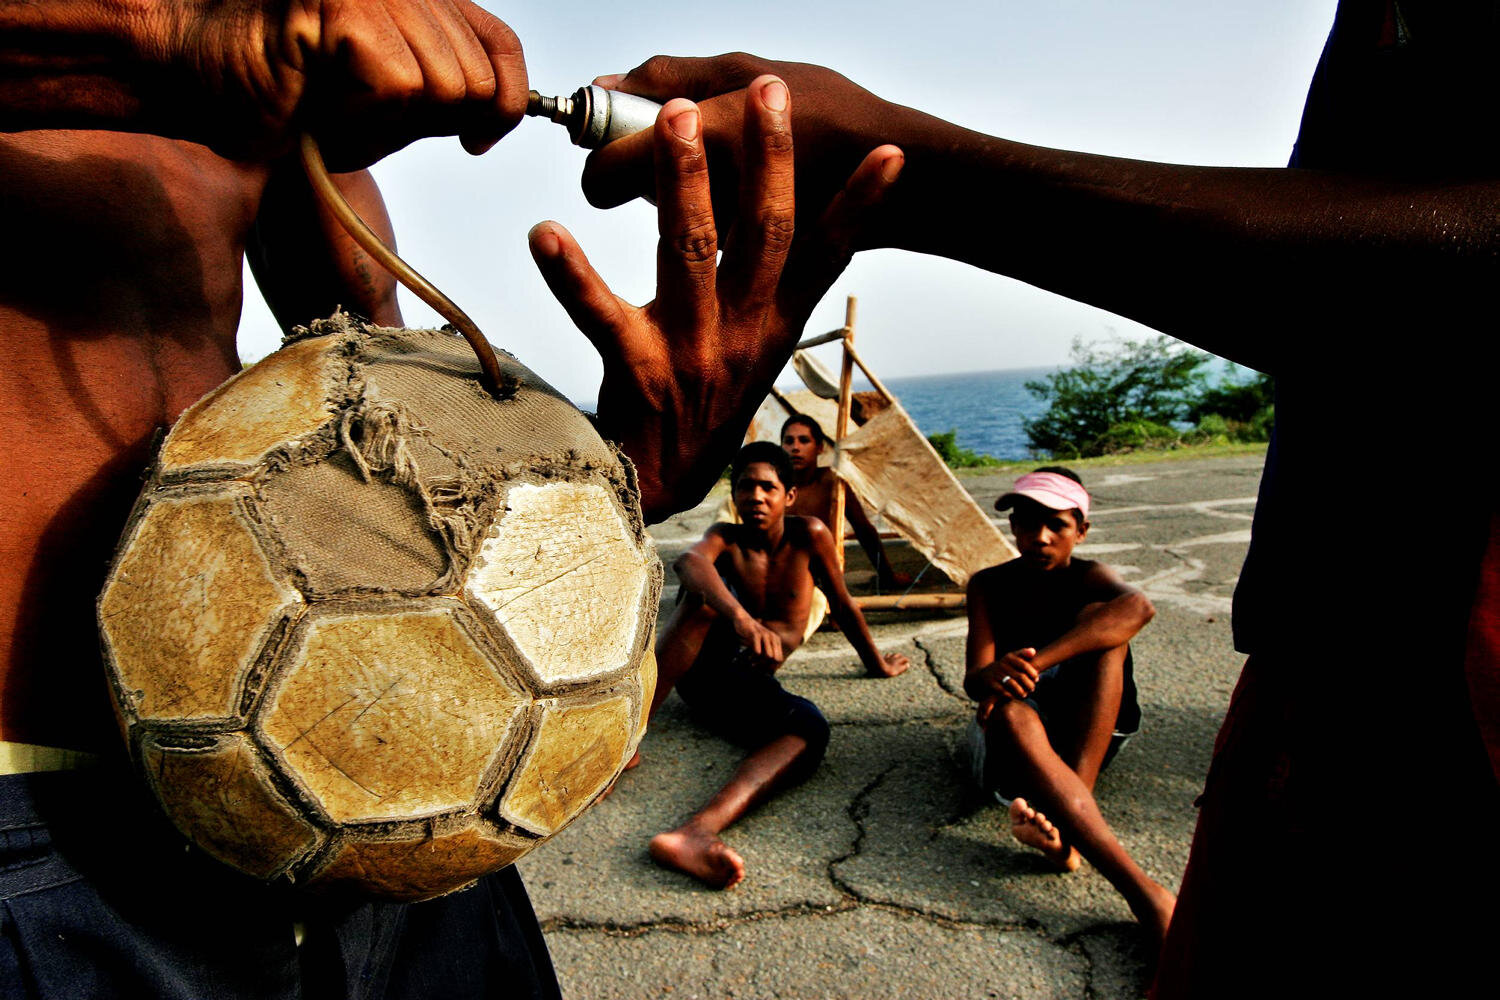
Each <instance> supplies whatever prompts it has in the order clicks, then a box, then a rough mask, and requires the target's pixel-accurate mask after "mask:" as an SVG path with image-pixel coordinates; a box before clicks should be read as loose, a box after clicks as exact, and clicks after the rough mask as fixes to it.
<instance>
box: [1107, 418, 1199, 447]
mask: <svg viewBox="0 0 1500 1000" xmlns="http://www.w3.org/2000/svg"><path fill="white" fill-rule="evenodd" d="M1181 443H1182V435H1181V434H1180V433H1178V431H1177V429H1176V428H1175V427H1168V426H1167V425H1166V424H1159V423H1156V422H1155V421H1153V420H1126V421H1123V422H1121V423H1118V424H1115V425H1114V426H1113V427H1111V428H1110V429H1109V430H1107V431H1105V432H1104V433H1103V434H1100V435H1099V436H1098V437H1097V438H1095V439H1094V440H1093V441H1091V442H1089V444H1088V446H1087V451H1086V454H1088V455H1117V454H1119V453H1120V452H1123V451H1162V450H1166V449H1168V448H1175V447H1177V446H1178V445H1179V444H1181Z"/></svg>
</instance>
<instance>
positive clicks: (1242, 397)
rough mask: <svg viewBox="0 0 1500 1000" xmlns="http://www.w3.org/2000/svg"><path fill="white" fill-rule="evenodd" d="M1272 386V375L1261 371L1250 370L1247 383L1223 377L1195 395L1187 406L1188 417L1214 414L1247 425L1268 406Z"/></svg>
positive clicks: (1193, 417)
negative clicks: (1223, 378) (1223, 379)
mask: <svg viewBox="0 0 1500 1000" xmlns="http://www.w3.org/2000/svg"><path fill="white" fill-rule="evenodd" d="M1273 387H1274V383H1273V381H1272V379H1271V376H1269V375H1264V374H1262V373H1260V372H1251V373H1250V379H1249V381H1246V382H1238V381H1232V380H1228V379H1226V380H1225V381H1223V382H1220V383H1219V384H1218V385H1213V386H1209V387H1208V388H1206V389H1204V390H1203V391H1202V392H1201V393H1199V394H1198V398H1197V399H1195V400H1194V401H1193V402H1192V404H1191V405H1190V406H1189V407H1188V409H1187V418H1188V419H1189V420H1196V421H1201V420H1202V419H1203V418H1204V417H1206V416H1209V415H1211V414H1216V415H1218V416H1221V417H1223V418H1224V419H1225V420H1228V421H1230V422H1231V423H1241V424H1245V425H1249V424H1250V423H1252V422H1253V421H1254V420H1255V418H1256V416H1257V415H1259V414H1260V413H1261V412H1263V411H1264V410H1265V409H1266V408H1268V407H1269V406H1271V404H1272V402H1273Z"/></svg>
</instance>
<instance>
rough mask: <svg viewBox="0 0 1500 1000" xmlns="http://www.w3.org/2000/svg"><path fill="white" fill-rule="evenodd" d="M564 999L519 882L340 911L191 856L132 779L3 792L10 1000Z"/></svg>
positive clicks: (19, 778) (108, 770) (2, 880)
mask: <svg viewBox="0 0 1500 1000" xmlns="http://www.w3.org/2000/svg"><path fill="white" fill-rule="evenodd" d="M294 922H295V923H300V924H301V925H302V926H303V927H304V928H305V936H304V938H303V943H302V945H301V946H300V947H299V946H298V945H297V944H296V942H295V940H294V937H293V925H294ZM559 995H560V994H559V991H558V986H557V979H556V977H555V976H554V974H553V971H552V964H551V961H550V960H549V959H548V956H547V947H546V943H545V942H544V941H543V939H542V934H541V930H540V928H539V927H538V926H537V922H536V917H535V915H534V914H533V913H532V909H531V903H530V901H529V900H528V899H527V898H526V890H525V889H524V888H523V887H522V885H521V879H520V876H519V875H517V874H516V871H515V869H514V868H513V867H512V868H507V869H505V870H504V871H501V872H499V873H497V874H495V875H491V876H489V877H487V878H485V879H483V880H481V881H480V883H479V884H478V885H476V886H474V887H473V888H471V889H468V890H466V891H464V892H460V893H455V894H453V895H450V896H444V897H442V898H439V899H435V900H430V901H428V902H425V903H405V904H403V903H366V904H337V903H332V902H329V901H326V900H320V899H318V898H316V897H313V896H311V895H306V894H301V893H297V892H294V891H292V890H287V889H277V888H272V887H268V886H266V885H264V884H262V883H260V882H257V881H255V880H253V879H250V878H247V877H246V876H243V875H240V874H239V873H237V872H235V871H233V870H231V869H229V868H227V867H225V866H223V865H221V864H219V863H218V862H216V861H213V860H212V859H210V858H208V857H206V856H204V855H203V854H201V853H200V852H198V851H197V850H195V849H193V848H191V847H189V846H188V844H187V842H186V841H185V840H184V839H183V838H182V836H181V835H180V834H178V833H177V831H176V830H175V829H174V828H173V827H172V826H171V825H170V824H169V823H168V822H167V820H166V819H165V817H164V816H163V815H162V814H161V812H160V811H159V810H158V809H157V807H156V805H155V803H154V802H153V801H151V800H150V799H149V798H148V797H147V795H146V793H145V791H144V788H143V786H142V785H141V784H140V782H139V781H137V780H136V779H135V777H134V776H133V775H131V774H130V773H129V772H128V771H127V770H126V769H124V768H114V767H98V768H92V769H88V770H79V771H58V772H52V773H46V774H33V775H10V776H4V777H0V997H3V998H4V1000H10V998H12V997H48V998H51V997H56V998H67V1000H77V998H82V997H87V998H108V997H132V998H133V997H152V998H171V1000H176V998H181V1000H206V998H221V997H223V998H229V997H233V998H239V997H246V998H249V997H255V998H293V997H303V996H307V997H319V998H323V997H334V998H337V997H344V998H348V1000H356V998H357V1000H377V998H395V997H413V998H416V997H421V998H427V997H499V996H505V997H558V996H559Z"/></svg>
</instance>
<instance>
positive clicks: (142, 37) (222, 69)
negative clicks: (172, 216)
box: [0, 0, 527, 170]
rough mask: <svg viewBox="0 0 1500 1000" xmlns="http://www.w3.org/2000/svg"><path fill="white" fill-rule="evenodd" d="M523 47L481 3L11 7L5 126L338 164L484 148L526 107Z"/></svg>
mask: <svg viewBox="0 0 1500 1000" xmlns="http://www.w3.org/2000/svg"><path fill="white" fill-rule="evenodd" d="M526 94H527V82H526V66H525V61H524V59H523V58H522V55H521V45H520V42H519V41H518V40H517V39H516V36H515V35H514V34H513V33H512V32H511V30H510V29H509V28H508V27H506V25H505V24H504V23H503V22H501V21H499V20H498V19H496V18H495V17H493V16H491V15H490V14H488V13H486V12H485V11H483V10H482V9H480V8H479V7H477V6H476V5H474V4H472V3H469V2H467V0H454V2H445V0H361V2H359V3H346V2H332V0H323V2H319V0H302V2H296V3H265V2H258V0H227V2H226V0H173V2H161V0H0V130H3V131H7V132H15V131H22V130H26V129H39V128H74V129H78V128H84V129H111V130H115V131H126V132H150V133H154V134H157V135H163V136H168V137H170V138H176V139H188V140H191V141H193V142H200V143H203V144H204V145H207V146H209V147H210V148H212V149H213V150H214V151H215V152H217V153H219V154H220V155H223V156H226V157H229V158H231V159H265V158H268V157H272V156H275V155H278V154H280V153H282V152H285V151H286V150H288V149H289V148H290V147H291V145H292V140H293V139H294V138H295V130H297V129H307V130H310V131H311V132H312V133H313V134H314V135H315V136H316V137H317V138H318V140H319V141H320V143H321V144H322V145H323V147H324V154H325V156H326V157H327V158H328V161H329V163H330V165H332V166H333V167H334V168H335V169H345V170H349V169H355V168H358V167H363V166H367V165H368V164H370V163H373V162H374V161H376V160H378V159H380V157H382V156H384V155H385V154H387V153H390V152H393V151H394V150H397V149H400V148H401V147H402V146H405V145H406V144H407V143H410V142H412V141H413V140H415V139H418V138H421V137H422V136H427V135H455V134H456V135H458V136H460V138H461V139H462V140H463V144H464V147H465V148H466V149H468V150H469V151H470V152H472V153H479V152H483V151H484V150H485V149H488V148H489V147H490V146H492V145H494V143H495V142H497V141H498V140H499V139H500V138H501V136H503V135H504V134H505V133H506V132H508V131H510V130H511V129H512V128H513V127H515V124H516V122H518V121H519V120H520V118H521V116H522V114H523V112H524V111H525V108H526Z"/></svg>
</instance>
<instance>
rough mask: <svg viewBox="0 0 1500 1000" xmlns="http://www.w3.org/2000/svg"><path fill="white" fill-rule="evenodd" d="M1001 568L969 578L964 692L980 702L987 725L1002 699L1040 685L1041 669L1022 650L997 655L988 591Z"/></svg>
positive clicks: (984, 571) (982, 721)
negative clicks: (996, 703)
mask: <svg viewBox="0 0 1500 1000" xmlns="http://www.w3.org/2000/svg"><path fill="white" fill-rule="evenodd" d="M997 572H1000V568H999V567H995V568H992V569H987V570H982V571H980V572H978V573H975V574H974V575H973V576H971V577H970V578H969V585H968V587H967V588H965V593H966V596H967V600H966V601H965V602H964V603H965V605H966V606H967V608H968V613H969V632H968V636H967V638H966V639H965V640H964V692H965V693H966V694H967V695H968V696H969V697H970V698H973V699H974V700H975V701H976V702H978V703H979V712H978V718H979V722H980V725H983V724H984V722H985V720H986V719H987V718H988V717H989V714H990V711H991V710H992V709H993V708H994V705H995V702H996V700H997V699H1000V698H1016V697H1021V698H1024V697H1026V696H1027V695H1029V694H1030V693H1031V690H1032V688H1033V687H1035V685H1036V678H1037V670H1036V668H1034V667H1033V666H1032V665H1031V663H1030V660H1029V657H1026V656H1021V655H1019V653H1022V652H1024V653H1028V654H1030V653H1035V652H1036V651H1035V650H1032V649H1027V650H1020V651H1017V652H1015V653H1006V654H1005V655H1003V656H1000V657H998V658H997V656H996V651H995V631H994V625H993V623H992V622H991V621H990V612H989V609H990V602H989V601H988V600H987V599H986V592H987V590H988V588H989V587H991V586H993V585H994V583H995V574H996V573H997Z"/></svg>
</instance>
